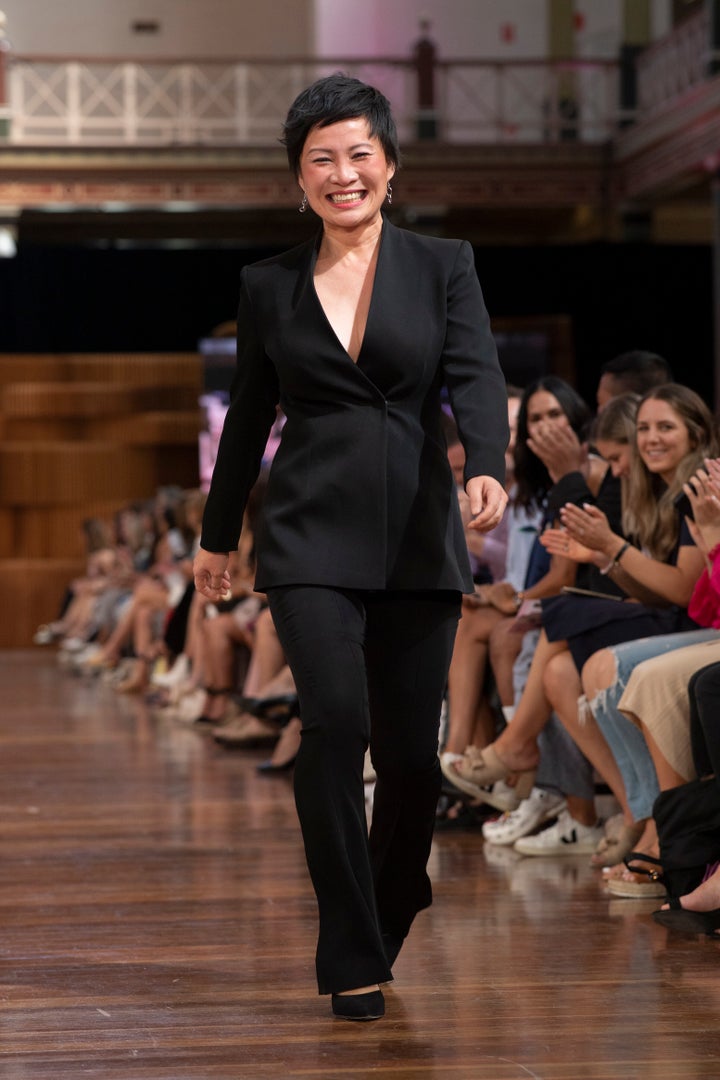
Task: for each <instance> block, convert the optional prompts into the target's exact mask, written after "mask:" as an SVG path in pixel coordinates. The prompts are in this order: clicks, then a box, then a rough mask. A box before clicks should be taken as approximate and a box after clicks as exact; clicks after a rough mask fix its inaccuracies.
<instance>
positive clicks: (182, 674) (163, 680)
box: [150, 653, 190, 690]
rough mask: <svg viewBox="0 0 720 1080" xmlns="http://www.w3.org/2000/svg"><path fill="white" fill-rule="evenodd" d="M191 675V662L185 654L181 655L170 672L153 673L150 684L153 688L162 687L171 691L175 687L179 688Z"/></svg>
mask: <svg viewBox="0 0 720 1080" xmlns="http://www.w3.org/2000/svg"><path fill="white" fill-rule="evenodd" d="M189 675H190V661H189V659H188V657H187V656H186V655H185V653H180V655H179V656H178V657H177V658H176V660H175V663H174V664H173V666H172V667H171V668H170V670H169V671H161V672H158V671H153V673H152V675H151V676H150V682H151V683H152V684H153V686H161V687H163V688H164V689H166V690H169V689H170V688H171V687H173V686H179V684H180V683H181V682H185V680H186V679H187V678H188V676H189Z"/></svg>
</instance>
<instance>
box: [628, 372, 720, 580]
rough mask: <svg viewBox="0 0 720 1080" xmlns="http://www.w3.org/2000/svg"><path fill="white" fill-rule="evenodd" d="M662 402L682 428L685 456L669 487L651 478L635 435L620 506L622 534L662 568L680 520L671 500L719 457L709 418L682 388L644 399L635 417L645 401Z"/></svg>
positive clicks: (666, 388)
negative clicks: (685, 438) (706, 461)
mask: <svg viewBox="0 0 720 1080" xmlns="http://www.w3.org/2000/svg"><path fill="white" fill-rule="evenodd" d="M651 400H655V401H665V402H667V404H668V405H669V406H670V408H671V409H672V410H673V412H675V413H677V415H678V417H679V418H680V420H681V421H682V423H683V424H684V425H685V428H686V430H687V434H688V440H689V443H690V451H689V453H688V454H686V456H685V457H684V458H683V460H682V461H681V462H680V464H679V465H678V467H677V469H676V470H675V475H674V477H673V478H672V481H671V482H670V484H669V485H666V484H665V483H664V481H663V480H662V478H661V477H659V476H657V475H656V474H654V473H651V472H650V471H649V470H648V468H647V466H646V465H645V463H644V461H643V460H642V458H641V457H640V455H639V453H638V451H637V431H636V434H635V436H634V438H633V443H632V447H633V454H632V459H631V463H630V476H629V480H628V497H627V499H626V500H625V501H624V504H623V531H624V533H625V535H626V536H631V537H633V539H634V540H635V541H636V542H637V543H638V544H639V545H640V547H642V548H645V549H646V550H647V551H648V552H649V554H650V555H651V557H652V558H654V559H658V560H659V561H662V562H664V561H665V560H666V559H668V558H669V556H670V555H671V553H672V551H673V548H674V547H675V545H676V544H677V541H678V534H679V529H680V516H679V514H678V512H677V509H676V507H675V506H674V505H673V499H674V498H675V496H676V495H677V494H678V493H679V491H680V490H681V489H682V486H683V484H684V483H685V481H686V480H687V479H688V477H690V476H692V474H693V473H694V472H695V471H696V469H698V468H699V466H700V465H702V462H703V459H704V458H706V457H715V456H716V455H717V452H718V449H717V448H718V442H717V431H716V426H715V421H714V419H713V416H712V413H711V412H710V410H709V409H708V407H707V405H706V404H705V402H704V401H703V400H702V398H701V397H699V396H698V394H696V393H695V392H694V390H690V389H689V388H688V387H687V386H680V384H679V383H665V384H664V385H663V386H657V387H654V388H653V389H652V390H648V392H647V393H646V394H644V395H643V398H642V400H641V401H640V403H639V405H638V415H639V413H640V410H641V409H642V406H643V405H644V403H645V402H646V401H651Z"/></svg>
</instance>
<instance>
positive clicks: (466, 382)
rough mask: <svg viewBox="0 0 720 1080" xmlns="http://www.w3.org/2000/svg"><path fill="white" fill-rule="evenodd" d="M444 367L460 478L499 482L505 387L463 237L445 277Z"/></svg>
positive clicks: (505, 433) (505, 432) (502, 463)
mask: <svg viewBox="0 0 720 1080" xmlns="http://www.w3.org/2000/svg"><path fill="white" fill-rule="evenodd" d="M443 367H444V371H445V385H446V386H447V389H448V394H449V397H450V406H451V408H452V411H453V415H454V417H455V421H456V423H457V426H458V434H459V436H460V441H461V443H462V445H463V447H464V449H465V455H466V461H465V483H466V484H467V482H468V480H469V479H470V478H471V477H472V476H493V477H495V479H496V480H499V481H500V482H501V483H504V480H505V449H506V447H507V444H508V441H509V437H510V432H509V428H508V419H507V390H506V387H505V379H504V376H503V374H502V371H501V369H500V364H499V363H498V357H497V349H496V347H495V341H494V339H493V336H492V333H491V331H490V318H489V316H488V313H487V309H486V307H485V301H484V299H483V295H482V290H481V288H480V282H479V281H478V278H477V274H476V272H475V258H474V255H473V250H472V248H471V246H470V244H469V243H468V242H467V241H463V242H462V243H461V245H460V248H459V250H458V254H457V257H456V259H455V265H454V266H453V269H452V272H451V275H450V279H449V282H448V295H447V331H446V336H445V345H444V350H443Z"/></svg>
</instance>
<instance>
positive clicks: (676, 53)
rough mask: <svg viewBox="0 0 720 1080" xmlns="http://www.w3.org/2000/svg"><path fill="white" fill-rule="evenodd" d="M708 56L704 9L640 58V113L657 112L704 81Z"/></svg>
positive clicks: (708, 29) (707, 35) (638, 62)
mask: <svg viewBox="0 0 720 1080" xmlns="http://www.w3.org/2000/svg"><path fill="white" fill-rule="evenodd" d="M709 58H710V15H709V12H708V10H707V8H703V9H702V10H701V11H699V12H698V13H697V14H696V15H692V16H690V17H689V18H687V19H685V20H684V22H682V23H680V25H679V26H678V27H676V29H675V30H673V31H672V33H670V34H668V35H667V37H664V38H663V39H662V40H661V41H658V42H657V43H656V44H655V45H651V46H650V48H648V49H645V50H644V51H643V52H642V53H641V54H640V56H639V57H638V60H637V77H638V106H639V112H640V113H642V114H645V115H648V114H650V113H653V112H656V111H657V110H659V109H662V108H664V107H665V106H667V105H669V104H670V103H671V102H673V101H674V100H675V99H676V98H678V97H681V96H682V94H684V93H686V91H688V90H690V89H691V88H692V87H694V86H697V85H699V84H700V83H701V82H703V81H704V80H705V79H706V78H707V70H708V60H709Z"/></svg>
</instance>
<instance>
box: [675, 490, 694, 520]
mask: <svg viewBox="0 0 720 1080" xmlns="http://www.w3.org/2000/svg"><path fill="white" fill-rule="evenodd" d="M673 506H674V507H675V509H676V510H677V512H678V513H679V515H680V517H681V518H686V517H689V518H690V520H691V521H694V520H695V515H694V513H693V508H692V503H691V502H690V499H689V497H688V496H687V495H686V494H685V492H684V491H681V492H680V493H679V494H678V495H676V496H675V498H674V499H673Z"/></svg>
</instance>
